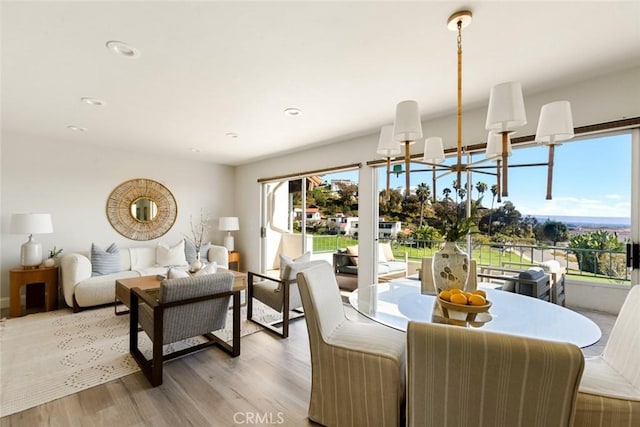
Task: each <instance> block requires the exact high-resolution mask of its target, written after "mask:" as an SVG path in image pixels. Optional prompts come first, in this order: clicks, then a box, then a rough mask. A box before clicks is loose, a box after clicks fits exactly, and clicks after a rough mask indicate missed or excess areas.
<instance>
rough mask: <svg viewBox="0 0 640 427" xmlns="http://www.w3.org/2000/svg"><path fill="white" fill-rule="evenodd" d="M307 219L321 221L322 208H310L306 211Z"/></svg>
mask: <svg viewBox="0 0 640 427" xmlns="http://www.w3.org/2000/svg"><path fill="white" fill-rule="evenodd" d="M306 212H307V213H306V217H307V219H308V220H309V219H311V220H318V221H319V220H320V219H321V218H320V208H318V207H317V206H310V207H308V208H307V211H306Z"/></svg>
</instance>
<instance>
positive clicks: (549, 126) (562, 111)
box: [536, 101, 574, 145]
mask: <svg viewBox="0 0 640 427" xmlns="http://www.w3.org/2000/svg"><path fill="white" fill-rule="evenodd" d="M573 136H574V133H573V115H572V114H571V104H570V103H569V101H556V102H551V103H549V104H545V105H543V106H542V108H541V109H540V119H539V120H538V128H537V130H536V142H540V143H542V144H546V145H551V144H556V143H557V142H559V141H566V140H567V139H571V138H573Z"/></svg>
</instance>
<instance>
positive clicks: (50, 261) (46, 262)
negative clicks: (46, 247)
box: [44, 258, 56, 267]
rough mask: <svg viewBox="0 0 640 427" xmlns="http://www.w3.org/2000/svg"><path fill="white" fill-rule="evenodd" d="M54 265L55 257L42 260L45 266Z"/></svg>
mask: <svg viewBox="0 0 640 427" xmlns="http://www.w3.org/2000/svg"><path fill="white" fill-rule="evenodd" d="M55 265H56V260H55V258H47V259H45V260H44V266H45V267H54V266H55Z"/></svg>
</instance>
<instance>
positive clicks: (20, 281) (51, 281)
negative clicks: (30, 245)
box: [9, 267, 58, 317]
mask: <svg viewBox="0 0 640 427" xmlns="http://www.w3.org/2000/svg"><path fill="white" fill-rule="evenodd" d="M9 282H10V283H9V285H10V295H9V316H10V317H18V316H21V315H22V303H21V299H20V288H22V287H23V286H29V285H38V284H39V285H42V284H44V295H43V297H44V298H40V301H42V299H44V302H45V304H44V308H45V311H50V310H55V309H56V308H58V267H39V268H34V269H30V270H25V269H23V268H14V269H11V270H10V271H9ZM26 295H27V299H26V304H25V305H26V307H25V308H30V303H31V300H32V299H34V300H36V299H37V298H35V297H32V296H31V292H29V290H28V289H27V294H26Z"/></svg>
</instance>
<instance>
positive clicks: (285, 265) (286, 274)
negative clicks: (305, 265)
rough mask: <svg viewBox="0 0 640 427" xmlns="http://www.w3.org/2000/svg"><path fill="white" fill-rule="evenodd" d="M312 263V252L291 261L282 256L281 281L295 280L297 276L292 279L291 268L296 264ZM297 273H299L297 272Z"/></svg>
mask: <svg viewBox="0 0 640 427" xmlns="http://www.w3.org/2000/svg"><path fill="white" fill-rule="evenodd" d="M308 261H311V252H309V251H307V252H305V253H303V254H302V255H300V256H299V257H298V258H295V259H291V258H289V257H288V256H286V255H282V254H280V280H294V279H295V275H294V276H293V277H291V268H292V266H293V265H294V264H295V263H298V262H308ZM296 273H297V272H296Z"/></svg>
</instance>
